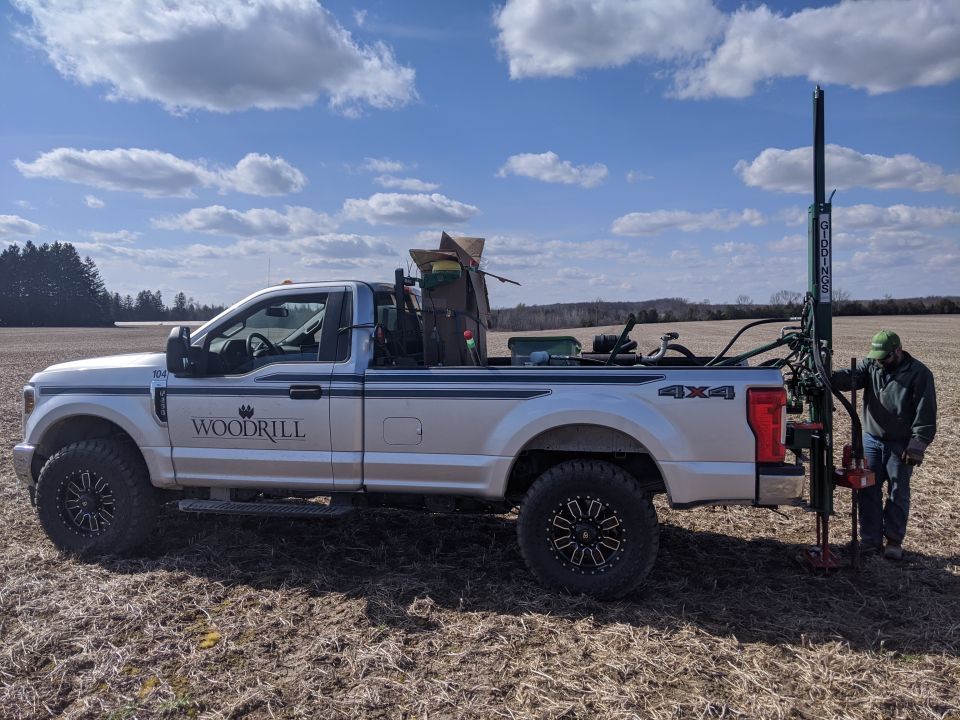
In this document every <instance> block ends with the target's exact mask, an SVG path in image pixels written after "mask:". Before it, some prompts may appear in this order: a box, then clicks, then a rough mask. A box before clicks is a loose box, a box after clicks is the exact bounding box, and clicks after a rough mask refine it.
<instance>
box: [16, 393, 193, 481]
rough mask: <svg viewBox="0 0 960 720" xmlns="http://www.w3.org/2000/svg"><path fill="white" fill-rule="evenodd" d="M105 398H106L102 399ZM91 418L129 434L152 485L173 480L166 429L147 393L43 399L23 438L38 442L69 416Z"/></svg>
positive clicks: (41, 396)
mask: <svg viewBox="0 0 960 720" xmlns="http://www.w3.org/2000/svg"><path fill="white" fill-rule="evenodd" d="M107 397H109V401H108V402H107V401H105V400H106V399H107ZM78 417H94V418H101V419H103V420H107V421H109V422H111V423H113V424H114V425H116V426H117V427H119V428H120V429H121V430H123V432H125V433H126V434H127V435H129V436H130V438H131V439H132V440H133V442H134V443H136V445H137V447H138V448H139V450H140V452H141V454H142V455H143V459H144V461H145V462H146V464H147V469H148V470H149V472H150V477H151V480H152V481H153V483H154V484H155V485H159V486H171V485H173V484H174V483H175V480H174V473H173V463H172V460H171V453H170V436H169V435H168V433H167V428H166V426H164V425H163V424H161V423H160V421H159V420H158V419H157V417H156V416H155V415H154V413H153V410H152V404H151V401H150V396H149V394H143V395H135V396H133V395H131V396H105V398H104V400H100V399H99V398H90V397H85V396H77V395H55V396H52V397H47V398H44V397H43V395H42V393H41V395H40V402H38V403H37V407H36V408H35V409H34V411H33V413H31V415H30V417H29V418H28V420H27V425H26V427H25V428H24V430H25V432H24V441H25V442H26V443H29V444H31V445H41V444H42V442H43V439H44V438H45V437H46V435H47V433H48V432H49V431H50V429H51V428H53V427H54V426H56V425H57V424H58V423H60V422H61V421H64V420H69V419H70V418H78Z"/></svg>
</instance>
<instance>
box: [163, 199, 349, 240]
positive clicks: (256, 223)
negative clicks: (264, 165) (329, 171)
mask: <svg viewBox="0 0 960 720" xmlns="http://www.w3.org/2000/svg"><path fill="white" fill-rule="evenodd" d="M151 223H152V224H153V226H154V227H157V228H160V229H162V230H183V231H187V232H201V233H207V234H209V235H226V236H230V237H246V238H271V237H272V238H282V237H292V236H305V235H317V234H320V233H324V232H326V231H328V230H330V229H331V228H333V227H334V226H335V223H334V221H333V220H332V218H330V216H328V215H326V214H324V213H318V212H316V211H314V210H311V209H310V208H305V207H290V206H287V207H286V208H285V211H284V212H279V211H277V210H273V209H270V208H254V209H252V210H247V211H245V212H241V211H239V210H231V209H230V208H225V207H223V206H222V205H211V206H209V207H203V208H194V209H192V210H190V211H188V212H185V213H183V214H181V215H175V216H172V217H160V218H153V219H152V220H151Z"/></svg>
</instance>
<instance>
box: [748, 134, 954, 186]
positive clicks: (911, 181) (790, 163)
mask: <svg viewBox="0 0 960 720" xmlns="http://www.w3.org/2000/svg"><path fill="white" fill-rule="evenodd" d="M825 155H826V157H825V163H826V180H827V186H828V187H831V188H834V187H836V188H840V189H841V190H846V189H850V188H854V187H865V188H872V189H875V190H891V189H895V188H906V189H909V190H917V191H920V192H933V191H936V190H942V191H944V192H948V193H951V194H953V195H960V174H954V175H950V174H947V173H945V172H944V171H943V168H942V167H940V166H939V165H935V164H933V163H928V162H923V161H922V160H920V159H919V158H918V157H916V156H914V155H908V154H901V155H894V156H893V157H887V156H884V155H869V154H864V153H861V152H858V151H856V150H853V149H851V148H848V147H843V146H841V145H827V146H826V148H825ZM812 167H813V149H812V148H811V147H802V148H795V149H793V150H781V149H780V148H767V149H766V150H764V151H763V152H761V153H760V154H759V155H757V157H755V158H754V159H753V160H752V161H750V162H747V161H746V160H741V161H739V162H738V163H737V164H736V166H735V167H734V171H735V172H736V173H737V175H739V176H740V179H741V180H743V182H744V183H745V184H747V185H749V186H751V187H759V188H763V189H764V190H779V191H781V192H796V193H800V192H804V193H805V192H810V188H811V185H812V180H811V177H812V175H811V173H812V170H811V168H812Z"/></svg>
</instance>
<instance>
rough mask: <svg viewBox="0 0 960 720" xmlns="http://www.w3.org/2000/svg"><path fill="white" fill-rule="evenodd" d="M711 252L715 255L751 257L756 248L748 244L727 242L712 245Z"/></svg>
mask: <svg viewBox="0 0 960 720" xmlns="http://www.w3.org/2000/svg"><path fill="white" fill-rule="evenodd" d="M713 251H714V252H715V253H716V254H717V255H753V254H754V253H755V252H756V251H757V247H756V245H751V244H750V243H743V242H736V241H734V240H727V241H726V242H724V243H718V244H716V245H714V246H713Z"/></svg>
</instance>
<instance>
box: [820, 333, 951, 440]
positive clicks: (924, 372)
mask: <svg viewBox="0 0 960 720" xmlns="http://www.w3.org/2000/svg"><path fill="white" fill-rule="evenodd" d="M830 382H831V383H832V384H833V386H834V388H836V389H837V390H850V389H851V388H852V387H856V388H857V389H858V390H861V389H862V390H863V391H864V392H863V407H864V418H863V429H864V431H865V432H868V433H870V434H871V435H874V436H876V437H878V438H881V439H883V440H893V441H908V440H910V439H911V438H917V439H918V440H920V441H922V442H923V443H926V444H928V443H930V442H931V441H932V440H933V436H934V435H936V432H937V394H936V391H935V390H934V387H933V373H931V372H930V370H928V369H927V366H926V365H924V364H923V363H922V362H920V361H919V360H917V359H916V358H914V357H913V356H911V355H910V354H909V353H908V352H904V353H903V361H902V362H901V363H900V365H899V367H897V369H896V370H894V371H893V372H892V373H887V372H886V371H885V370H884V369H883V366H882V365H881V364H880V363H878V362H876V361H874V360H861V361H860V362H859V363H857V369H856V370H836V371H834V373H833V374H832V375H831V380H830Z"/></svg>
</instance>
